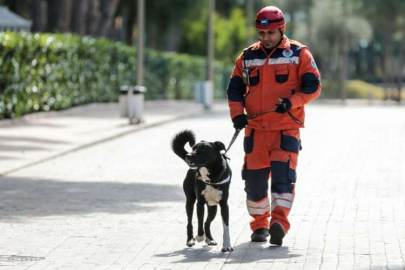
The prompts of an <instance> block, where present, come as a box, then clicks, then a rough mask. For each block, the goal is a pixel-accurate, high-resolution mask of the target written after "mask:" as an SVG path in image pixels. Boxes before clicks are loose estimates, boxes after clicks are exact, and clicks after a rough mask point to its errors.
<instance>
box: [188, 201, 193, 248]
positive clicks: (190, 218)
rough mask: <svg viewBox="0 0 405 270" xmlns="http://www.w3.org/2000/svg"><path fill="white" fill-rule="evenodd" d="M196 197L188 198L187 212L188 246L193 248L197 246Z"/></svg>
mask: <svg viewBox="0 0 405 270" xmlns="http://www.w3.org/2000/svg"><path fill="white" fill-rule="evenodd" d="M194 204H195V197H187V201H186V212H187V243H186V244H187V246H188V247H192V246H194V245H195V238H194V233H193V212H194Z"/></svg>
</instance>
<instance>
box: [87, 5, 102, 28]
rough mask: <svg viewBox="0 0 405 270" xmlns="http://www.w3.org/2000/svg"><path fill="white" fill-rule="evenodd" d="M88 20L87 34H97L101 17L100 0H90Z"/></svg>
mask: <svg viewBox="0 0 405 270" xmlns="http://www.w3.org/2000/svg"><path fill="white" fill-rule="evenodd" d="M87 10H88V13H87V20H86V34H87V35H92V36H95V35H96V34H97V24H98V20H99V18H100V9H99V1H98V0H88V6H87Z"/></svg>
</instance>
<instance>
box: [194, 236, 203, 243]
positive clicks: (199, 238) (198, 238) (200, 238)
mask: <svg viewBox="0 0 405 270" xmlns="http://www.w3.org/2000/svg"><path fill="white" fill-rule="evenodd" d="M195 238H196V239H197V242H202V241H204V240H205V234H203V235H201V236H199V235H197V236H196V237H195Z"/></svg>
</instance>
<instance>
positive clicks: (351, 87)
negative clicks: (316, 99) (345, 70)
mask: <svg viewBox="0 0 405 270" xmlns="http://www.w3.org/2000/svg"><path fill="white" fill-rule="evenodd" d="M321 97H322V98H340V86H339V83H338V82H336V81H332V80H322V93H321ZM346 97H347V98H360V99H368V98H370V97H372V98H373V99H383V98H384V90H383V89H382V88H381V87H378V86H375V85H373V84H370V83H367V82H365V81H361V80H349V81H348V82H347V84H346Z"/></svg>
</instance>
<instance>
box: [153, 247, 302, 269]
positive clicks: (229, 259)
mask: <svg viewBox="0 0 405 270" xmlns="http://www.w3.org/2000/svg"><path fill="white" fill-rule="evenodd" d="M184 245H185V243H184ZM219 245H220V246H221V244H219ZM212 250H217V247H208V246H206V245H204V246H201V248H199V247H193V248H184V249H180V250H176V251H173V252H170V253H161V254H155V256H156V257H177V256H178V257H179V260H178V261H174V262H173V263H190V262H208V261H210V260H211V259H215V258H218V259H220V258H226V262H224V264H241V263H251V262H255V261H258V262H259V261H264V260H265V261H269V260H274V261H277V260H282V259H290V258H296V257H300V256H302V255H301V254H293V253H291V250H290V248H289V247H277V246H270V247H269V246H267V245H266V246H265V247H263V246H262V245H257V247H256V246H254V247H252V246H249V243H243V244H240V245H237V246H235V247H234V251H233V252H231V253H222V252H221V251H220V248H219V249H218V251H215V252H210V251H212ZM247 251H249V254H247ZM254 251H255V252H254ZM180 256H181V257H180Z"/></svg>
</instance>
